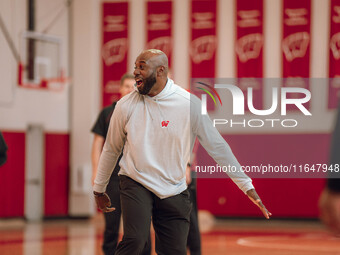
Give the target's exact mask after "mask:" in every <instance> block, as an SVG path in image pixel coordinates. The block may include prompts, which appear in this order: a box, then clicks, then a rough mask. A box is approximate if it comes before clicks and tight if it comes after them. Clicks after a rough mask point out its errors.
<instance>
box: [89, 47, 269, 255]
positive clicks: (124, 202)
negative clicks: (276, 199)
mask: <svg viewBox="0 0 340 255" xmlns="http://www.w3.org/2000/svg"><path fill="white" fill-rule="evenodd" d="M134 75H135V81H136V91H135V92H133V93H130V94H129V95H127V96H126V97H124V98H123V99H121V100H120V101H118V103H117V105H116V109H115V111H114V112H113V115H112V117H111V121H110V126H109V131H108V135H107V139H106V141H105V144H104V148H103V151H102V154H101V156H100V160H99V166H98V170H97V175H96V179H95V181H94V186H93V190H94V195H95V199H96V202H97V205H98V207H99V208H100V209H101V210H103V211H104V212H112V211H114V208H110V200H109V198H108V196H107V195H106V193H105V188H106V185H107V183H108V181H109V179H110V175H111V173H112V170H113V167H114V165H115V164H116V161H117V159H118V157H119V155H120V154H121V152H122V150H123V157H122V159H121V160H120V167H121V169H120V171H119V177H120V194H121V195H120V196H121V206H122V214H123V226H124V236H123V240H122V241H121V242H120V243H119V245H118V248H117V251H116V254H129V255H131V254H139V253H140V252H141V251H142V250H143V248H144V246H145V245H146V243H147V238H148V233H149V230H150V223H151V218H152V222H153V226H154V229H155V234H156V247H155V248H156V253H157V254H176V255H182V254H183V255H184V254H186V244H187V236H188V231H189V218H190V210H191V206H192V205H191V202H190V199H189V192H188V190H187V184H186V166H187V163H188V162H189V158H190V154H191V152H192V149H193V146H194V141H195V138H196V137H197V138H198V140H199V142H200V143H201V144H202V145H203V147H204V148H205V149H206V150H207V151H208V153H209V154H210V155H212V157H213V158H214V160H215V161H216V162H217V163H218V164H219V165H221V166H227V165H235V166H236V167H237V168H238V169H241V167H240V164H239V163H238V162H237V160H236V158H235V156H234V155H233V153H232V151H231V149H230V147H229V146H228V144H227V143H226V142H225V140H224V139H223V138H222V136H221V135H220V134H219V133H218V131H217V130H216V129H215V128H214V127H213V125H212V122H211V120H210V119H209V117H207V115H201V112H200V109H201V102H200V100H199V99H198V98H197V97H195V96H193V95H192V96H190V93H189V92H187V91H186V90H184V89H182V88H181V87H180V86H178V85H176V84H174V82H173V81H172V80H171V79H169V78H168V58H167V56H166V55H165V54H164V53H163V52H162V51H160V50H154V49H151V50H146V51H143V52H142V53H141V54H140V55H139V56H138V57H137V59H136V62H135V71H134ZM228 175H229V176H230V177H231V178H232V180H233V181H234V182H235V183H236V185H237V186H238V187H239V188H240V189H241V190H242V191H243V192H244V193H245V194H247V195H248V197H249V198H250V199H251V200H252V201H253V202H254V203H255V204H256V205H257V206H258V207H259V208H260V209H261V211H262V213H263V214H264V216H265V217H266V218H269V216H270V215H271V214H270V212H268V211H267V209H266V208H265V206H264V205H263V204H262V202H261V200H260V198H259V196H258V195H257V193H256V191H255V189H254V186H253V185H252V181H251V179H250V178H249V177H248V176H247V175H245V174H244V173H243V172H242V171H241V170H239V171H236V172H234V173H228ZM113 213H114V212H113Z"/></svg>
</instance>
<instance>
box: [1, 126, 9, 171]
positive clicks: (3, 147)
mask: <svg viewBox="0 0 340 255" xmlns="http://www.w3.org/2000/svg"><path fill="white" fill-rule="evenodd" d="M7 149H8V147H7V144H6V142H5V139H4V137H3V136H2V133H1V131H0V166H2V165H3V164H5V163H6V161H7Z"/></svg>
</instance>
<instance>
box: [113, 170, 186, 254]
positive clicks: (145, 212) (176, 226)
mask: <svg viewBox="0 0 340 255" xmlns="http://www.w3.org/2000/svg"><path fill="white" fill-rule="evenodd" d="M189 196H190V195H189V192H188V190H185V191H183V192H182V193H180V194H178V195H175V196H172V197H169V198H165V199H160V198H159V197H157V196H156V195H155V194H153V193H152V192H151V191H149V190H148V189H146V188H144V187H143V186H142V185H141V184H139V183H138V182H135V181H134V180H132V179H131V178H129V177H127V176H122V175H121V176H120V199H121V205H122V213H123V226H124V236H123V240H122V241H121V242H120V243H119V244H118V247H117V251H116V255H122V254H123V255H135V254H136V255H137V254H141V251H142V250H143V248H144V247H145V245H146V243H147V239H148V234H149V233H150V223H151V216H152V223H153V227H154V229H155V237H156V247H155V250H156V253H157V254H158V255H167V254H168V255H174V254H176V255H186V254H187V251H186V245H187V237H188V232H189V220H190V211H191V202H190V198H189Z"/></svg>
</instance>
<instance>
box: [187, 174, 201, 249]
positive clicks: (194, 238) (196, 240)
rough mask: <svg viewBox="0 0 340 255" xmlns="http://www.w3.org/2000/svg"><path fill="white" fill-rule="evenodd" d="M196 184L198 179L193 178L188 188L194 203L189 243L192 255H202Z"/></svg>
mask: <svg viewBox="0 0 340 255" xmlns="http://www.w3.org/2000/svg"><path fill="white" fill-rule="evenodd" d="M196 184H197V182H196V178H195V177H193V178H192V181H191V183H190V184H189V187H188V190H189V192H190V200H191V202H192V210H191V213H190V228H189V234H188V242H187V246H188V248H189V251H190V255H201V235H200V230H199V227H198V215H197V211H198V209H197V200H196Z"/></svg>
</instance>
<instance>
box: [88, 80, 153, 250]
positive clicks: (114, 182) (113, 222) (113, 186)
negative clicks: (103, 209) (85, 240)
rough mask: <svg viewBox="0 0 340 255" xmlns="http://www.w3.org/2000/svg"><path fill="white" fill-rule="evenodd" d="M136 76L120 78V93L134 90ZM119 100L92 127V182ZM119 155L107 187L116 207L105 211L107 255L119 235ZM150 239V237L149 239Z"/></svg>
mask: <svg viewBox="0 0 340 255" xmlns="http://www.w3.org/2000/svg"><path fill="white" fill-rule="evenodd" d="M134 84H135V80H134V76H133V75H132V74H125V75H123V76H122V78H121V80H120V89H119V92H120V95H121V97H124V96H125V95H127V94H129V93H130V92H131V91H133V90H134ZM116 103H117V102H113V103H112V105H110V106H108V107H105V108H104V109H103V110H102V111H101V112H100V114H99V116H98V118H97V121H96V123H95V124H94V126H93V128H92V129H91V131H92V133H93V134H94V139H93V143H92V154H91V159H92V184H93V182H94V178H95V176H96V172H97V167H98V162H99V157H100V154H101V151H102V149H103V145H104V142H105V139H106V135H107V131H108V128H109V124H110V119H111V115H112V113H113V111H114V109H115V106H116ZM120 158H121V156H120V157H119V159H118V161H117V164H116V166H115V168H114V170H113V173H112V175H111V178H110V181H109V183H108V185H107V188H106V193H107V194H108V195H109V197H110V199H111V203H112V205H113V206H114V207H115V208H116V211H115V212H112V213H104V219H105V230H104V241H103V245H102V249H103V252H104V254H105V255H109V254H110V255H112V254H114V253H115V251H116V247H117V243H118V237H119V225H120V218H121V208H120V196H119V179H118V172H119V170H120V168H119V160H120ZM149 240H150V239H149ZM143 254H145V255H149V254H151V242H150V241H149V242H148V244H147V246H146V248H145V250H144V253H143Z"/></svg>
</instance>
